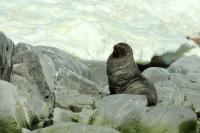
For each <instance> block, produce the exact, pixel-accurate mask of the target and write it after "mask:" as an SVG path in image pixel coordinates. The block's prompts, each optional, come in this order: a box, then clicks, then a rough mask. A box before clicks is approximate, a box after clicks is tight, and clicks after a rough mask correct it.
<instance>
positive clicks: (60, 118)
mask: <svg viewBox="0 0 200 133" xmlns="http://www.w3.org/2000/svg"><path fill="white" fill-rule="evenodd" d="M93 114H94V111H93V110H88V109H83V110H82V111H81V112H79V113H74V112H72V111H70V110H66V109H61V108H55V109H54V116H53V121H54V124H56V123H62V122H76V123H81V124H86V125H87V124H89V121H90V119H91V117H92V116H93Z"/></svg>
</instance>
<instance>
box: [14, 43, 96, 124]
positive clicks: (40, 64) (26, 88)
mask: <svg viewBox="0 0 200 133" xmlns="http://www.w3.org/2000/svg"><path fill="white" fill-rule="evenodd" d="M13 63H14V65H13V74H12V76H11V82H12V83H13V84H15V85H16V86H18V88H19V89H18V90H17V91H19V94H20V95H21V96H23V97H25V98H27V99H28V102H29V104H30V105H31V106H32V107H33V109H32V112H34V113H35V116H36V117H37V119H38V120H39V121H45V119H46V118H47V119H49V117H50V118H52V116H53V108H54V107H60V108H65V109H69V110H72V111H74V112H81V110H82V109H84V108H86V109H87V108H89V109H93V104H94V102H95V100H96V99H98V97H99V88H98V86H97V85H96V84H95V83H94V82H92V81H91V80H88V79H89V71H88V67H87V66H86V65H84V64H81V63H79V61H78V60H77V59H76V58H74V57H73V56H71V55H69V54H67V53H65V52H63V51H62V50H59V49H56V48H52V47H42V46H38V47H33V46H31V45H28V44H24V43H19V44H18V45H17V46H16V48H15V51H14V56H13ZM39 121H38V122H39ZM47 121H48V120H47ZM40 123H41V122H40ZM47 123H48V122H47ZM39 125H41V124H39Z"/></svg>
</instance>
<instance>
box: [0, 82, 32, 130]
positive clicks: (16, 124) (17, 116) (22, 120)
mask: <svg viewBox="0 0 200 133" xmlns="http://www.w3.org/2000/svg"><path fill="white" fill-rule="evenodd" d="M28 126H30V125H28V123H27V120H26V117H25V112H24V110H23V107H22V105H21V104H20V101H19V97H18V94H17V92H16V87H15V86H13V85H12V84H10V83H8V82H6V81H2V80H0V132H1V133H20V132H21V128H22V127H28Z"/></svg>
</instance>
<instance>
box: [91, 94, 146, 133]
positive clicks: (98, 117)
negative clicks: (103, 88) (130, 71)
mask: <svg viewBox="0 0 200 133" xmlns="http://www.w3.org/2000/svg"><path fill="white" fill-rule="evenodd" d="M146 105H147V100H146V97H145V96H141V95H128V94H117V95H111V96H107V97H104V98H103V99H102V100H101V101H99V104H98V106H97V109H96V113H95V114H94V116H93V117H92V118H91V121H90V124H93V125H102V126H107V127H112V128H115V129H118V130H119V131H120V132H124V133H131V132H132V131H135V132H138V131H141V129H140V124H139V121H140V119H141V117H142V116H143V115H144V114H145V111H146V108H145V106H146Z"/></svg>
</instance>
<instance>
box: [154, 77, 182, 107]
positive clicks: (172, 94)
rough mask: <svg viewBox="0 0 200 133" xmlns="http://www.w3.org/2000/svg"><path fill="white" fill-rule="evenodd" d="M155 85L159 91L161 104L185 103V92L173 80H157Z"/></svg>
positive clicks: (159, 102)
mask: <svg viewBox="0 0 200 133" xmlns="http://www.w3.org/2000/svg"><path fill="white" fill-rule="evenodd" d="M155 87H156V90H157V92H158V104H159V105H162V106H166V105H183V103H184V93H183V92H182V91H181V89H180V88H178V87H177V86H176V85H175V84H174V83H173V82H172V81H170V80H164V81H160V82H156V83H155Z"/></svg>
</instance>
